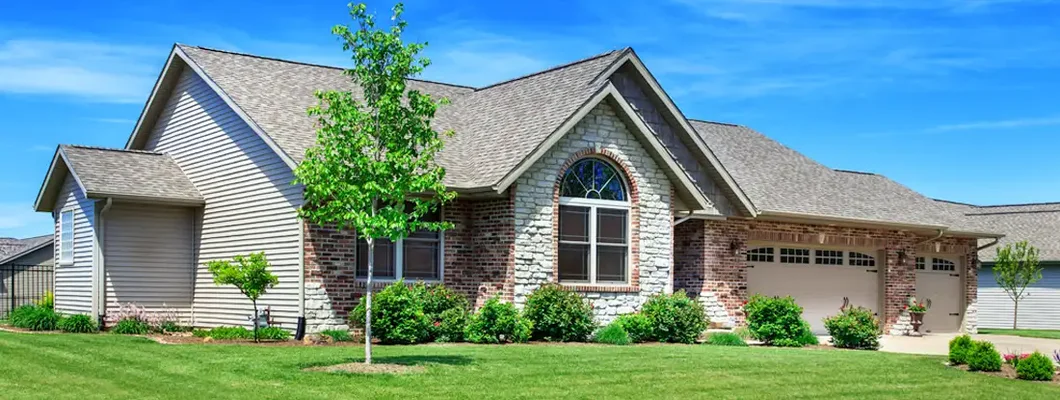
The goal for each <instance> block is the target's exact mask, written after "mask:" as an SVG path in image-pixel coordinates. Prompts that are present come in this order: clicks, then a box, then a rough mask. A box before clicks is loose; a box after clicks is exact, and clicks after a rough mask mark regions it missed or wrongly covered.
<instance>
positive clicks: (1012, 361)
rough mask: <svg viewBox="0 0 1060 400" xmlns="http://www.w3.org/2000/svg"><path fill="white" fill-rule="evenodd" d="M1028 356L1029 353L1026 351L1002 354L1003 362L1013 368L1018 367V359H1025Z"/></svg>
mask: <svg viewBox="0 0 1060 400" xmlns="http://www.w3.org/2000/svg"><path fill="white" fill-rule="evenodd" d="M1030 356H1031V355H1030V354H1028V353H1023V354H1015V353H1010V354H1005V355H1004V358H1005V364H1009V365H1011V366H1012V367H1013V368H1017V367H1019V364H1020V361H1023V360H1026V359H1027V357H1030Z"/></svg>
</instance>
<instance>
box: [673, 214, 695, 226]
mask: <svg viewBox="0 0 1060 400" xmlns="http://www.w3.org/2000/svg"><path fill="white" fill-rule="evenodd" d="M692 214H695V211H689V212H688V214H685V216H684V217H681V218H678V219H676V220H674V225H673V226H678V225H681V223H682V222H685V221H688V220H690V219H692Z"/></svg>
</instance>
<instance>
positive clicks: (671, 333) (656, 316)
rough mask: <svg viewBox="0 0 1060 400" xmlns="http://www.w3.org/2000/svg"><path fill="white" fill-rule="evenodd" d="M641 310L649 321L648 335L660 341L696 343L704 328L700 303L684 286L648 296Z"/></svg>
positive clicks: (705, 327) (704, 320) (704, 318)
mask: <svg viewBox="0 0 1060 400" xmlns="http://www.w3.org/2000/svg"><path fill="white" fill-rule="evenodd" d="M640 312H641V314H644V316H645V317H646V318H647V319H648V321H649V322H651V328H652V330H651V332H652V333H651V338H652V339H653V340H657V341H660V342H670V343H695V342H696V339H698V338H699V335H700V334H702V333H703V331H704V330H706V329H707V319H706V313H705V312H704V311H703V305H702V304H700V303H699V302H698V301H695V300H693V299H691V298H689V297H688V295H686V294H685V291H684V290H680V291H678V292H677V293H673V294H669V295H666V294H658V295H654V296H651V297H650V298H648V301H647V302H645V303H644V306H643V307H641V311H640Z"/></svg>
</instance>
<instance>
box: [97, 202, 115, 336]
mask: <svg viewBox="0 0 1060 400" xmlns="http://www.w3.org/2000/svg"><path fill="white" fill-rule="evenodd" d="M112 205H114V198H112V197H108V198H107V200H105V201H104V203H103V208H101V209H100V210H99V221H97V222H98V224H99V229H97V230H96V243H98V246H96V260H97V261H98V264H97V265H98V268H97V271H98V272H99V277H98V278H96V288H98V290H99V308H98V309H97V310H96V311H97V312H98V315H99V330H103V325H104V322H105V320H106V314H107V278H106V265H107V263H106V259H105V258H104V257H103V253H104V250H103V249H104V248H105V247H106V242H105V241H104V240H103V238H104V235H105V233H106V229H107V226H106V225H107V224H106V219H105V218H104V216H103V214H106V213H107V211H110V207H111V206H112Z"/></svg>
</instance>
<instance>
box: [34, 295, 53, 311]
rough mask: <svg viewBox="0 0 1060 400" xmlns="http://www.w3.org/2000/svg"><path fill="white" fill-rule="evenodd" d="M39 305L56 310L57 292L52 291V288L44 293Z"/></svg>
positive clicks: (38, 302)
mask: <svg viewBox="0 0 1060 400" xmlns="http://www.w3.org/2000/svg"><path fill="white" fill-rule="evenodd" d="M37 306H40V307H42V308H47V309H49V310H54V309H55V294H54V293H52V292H51V291H50V290H49V291H46V292H44V295H43V296H41V297H40V300H37Z"/></svg>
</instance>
